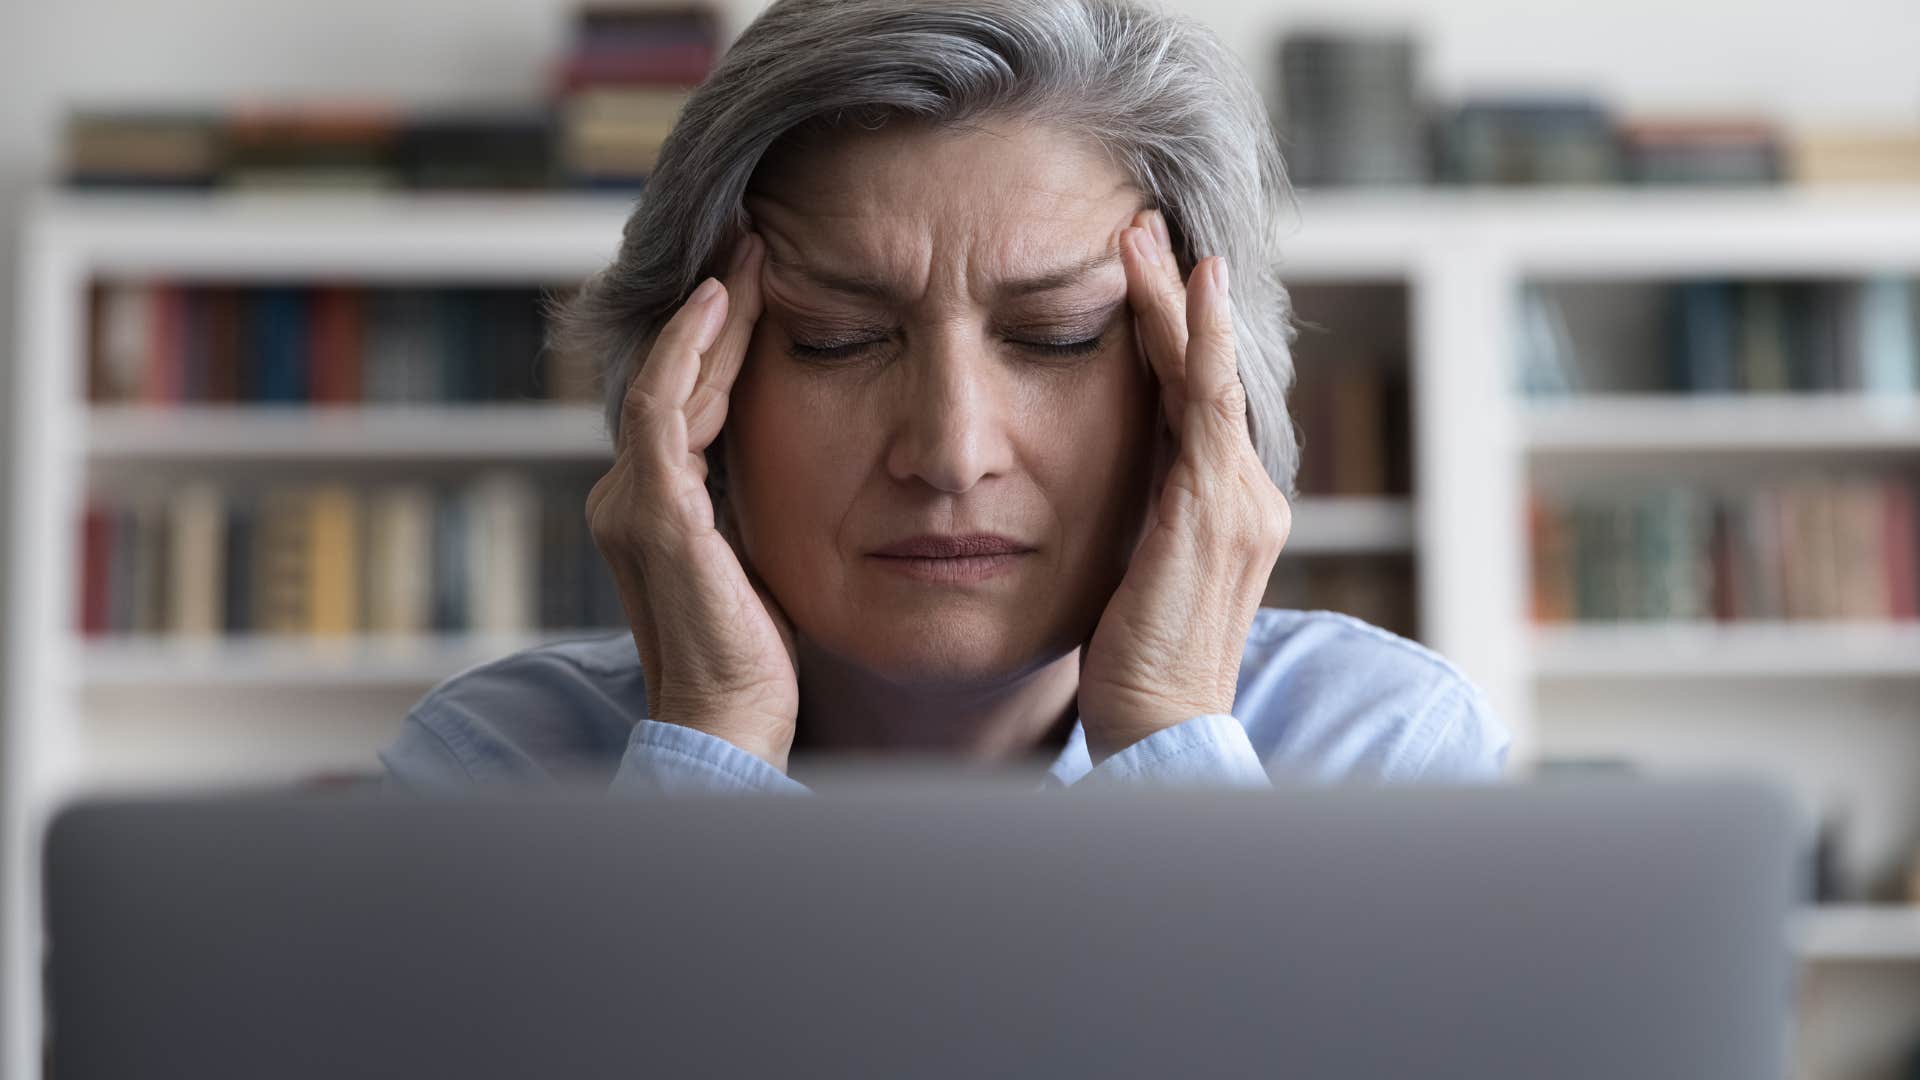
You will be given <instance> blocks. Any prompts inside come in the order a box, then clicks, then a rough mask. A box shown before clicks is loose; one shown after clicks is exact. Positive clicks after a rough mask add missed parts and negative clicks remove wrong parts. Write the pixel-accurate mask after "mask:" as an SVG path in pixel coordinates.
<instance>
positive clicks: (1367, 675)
mask: <svg viewBox="0 0 1920 1080" xmlns="http://www.w3.org/2000/svg"><path fill="white" fill-rule="evenodd" d="M646 716H647V694H646V686H645V683H643V682H642V681H641V674H640V658H639V652H638V650H637V649H636V648H635V647H634V644H633V639H632V637H631V636H629V635H627V634H625V633H617V634H609V635H607V636H605V637H596V638H587V639H582V640H577V641H567V642H560V643H556V644H550V645H543V646H541V647H539V648H535V649H529V650H527V651H525V652H521V653H516V654H514V655H512V656H508V657H506V658H504V659H501V660H496V661H493V662H492V663H488V664H483V665H481V666H479V667H476V668H474V669H472V670H470V671H467V672H465V673H463V674H460V675H456V676H454V677H453V678H451V679H448V680H447V681H446V682H444V683H441V684H440V685H439V686H438V687H436V688H435V689H434V690H433V691H432V692H430V693H429V694H427V696H426V697H424V698H422V699H421V700H420V702H419V703H418V704H416V705H415V706H414V707H413V709H412V710H411V711H410V712H409V713H408V714H407V717H406V720H405V721H404V723H403V725H402V727H401V730H400V735H399V737H398V738H397V739H396V740H395V741H394V743H393V745H392V746H391V747H389V748H388V749H387V750H385V751H384V752H383V753H382V754H381V755H380V757H381V760H382V761H383V762H385V764H386V767H387V771H388V775H389V776H390V777H391V778H392V779H394V780H395V781H398V782H400V783H402V784H407V785H412V786H418V787H446V786H453V785H461V784H467V783H473V782H477V781H478V782H485V781H517V782H529V781H532V782H539V781H544V780H548V779H553V778H558V777H564V778H567V779H574V780H578V779H587V780H591V781H592V782H595V783H605V784H609V785H611V788H612V789H613V790H616V791H669V792H673V791H716V790H718V791H738V792H793V793H798V792H805V791H807V790H808V789H807V788H806V786H805V785H803V784H801V783H800V782H798V781H796V780H794V779H792V778H790V777H788V776H787V775H786V774H785V773H782V772H781V771H780V770H778V769H776V768H774V767H773V766H772V765H770V764H768V763H767V762H766V761H764V760H762V759H760V758H758V757H756V756H754V755H753V754H751V753H748V752H747V751H745V750H742V749H740V748H739V747H737V746H734V745H733V744H732V743H729V742H727V741H725V740H724V739H720V738H718V737H716V736H713V735H708V734H706V733H704V732H700V731H695V730H693V729H692V728H688V727H683V726H680V725H678V724H672V723H664V722H661V721H657V720H651V719H647V718H646ZM1508 744H1509V736H1508V734H1507V731H1506V729H1505V728H1504V727H1502V726H1501V724H1500V723H1499V721H1497V720H1496V719H1495V718H1494V717H1493V715H1492V713H1491V712H1490V710H1489V709H1488V707H1487V703H1486V701H1485V699H1484V698H1483V697H1482V696H1481V694H1480V691H1479V690H1478V689H1477V688H1476V687H1474V686H1473V684H1472V683H1470V682H1468V681H1467V679H1466V678H1465V677H1464V676H1463V675H1461V674H1460V672H1459V671H1458V670H1456V669H1455V668H1454V667H1453V666H1452V665H1451V664H1449V663H1447V662H1446V661H1445V660H1443V659H1441V658H1440V657H1439V656H1437V655H1436V654H1434V653H1433V652H1431V651H1429V650H1427V649H1425V648H1423V647H1421V646H1420V645H1417V644H1415V643H1413V642H1411V641H1408V640H1406V639H1405V638H1401V637H1397V636H1395V635H1393V634H1390V633H1388V632H1386V631H1385V630H1381V629H1380V628H1378V627H1375V626H1371V625H1368V624H1367V623H1364V622H1361V621H1359V620H1358V619H1353V618H1349V617H1347V616H1345V615H1336V614H1333V613H1331V612H1325V611H1283V610H1278V609H1273V608H1262V609H1260V611H1259V613H1258V614H1257V615H1256V616H1255V617H1254V621H1253V627H1252V629H1251V631H1250V632H1249V633H1248V635H1247V643H1246V648H1245V650H1244V651H1243V653H1242V655H1241V660H1240V681H1239V686H1238V688H1237V690H1236V693H1235V696H1234V703H1233V713H1232V715H1225V714H1220V715H1205V716H1196V717H1193V718H1192V719H1190V720H1187V721H1185V722H1183V723H1180V724H1176V725H1174V726H1173V727H1170V728H1167V729H1165V730H1162V731H1159V732H1156V733H1154V734H1153V735H1150V736H1148V737H1146V738H1144V739H1141V740H1140V741H1139V742H1136V743H1134V744H1133V745H1132V746H1129V747H1127V748H1126V749H1124V750H1122V751H1120V752H1119V753H1117V754H1113V755H1111V756H1109V757H1108V758H1107V759H1106V760H1105V761H1102V762H1101V763H1100V764H1099V765H1098V766H1095V765H1094V764H1093V762H1092V760H1091V758H1090V757H1089V756H1088V754H1087V739H1086V732H1085V730H1084V729H1083V728H1082V727H1081V725H1080V724H1079V723H1077V722H1076V723H1075V724H1074V728H1073V732H1072V734H1071V735H1070V736H1069V738H1068V740H1067V743H1066V746H1065V747H1064V748H1063V749H1062V750H1061V751H1060V753H1059V755H1058V757H1056V758H1055V760H1054V761H1053V764H1052V765H1051V767H1050V768H1049V769H1048V770H1047V776H1046V779H1045V784H1046V785H1047V786H1060V787H1068V786H1072V785H1076V784H1103V783H1216V784H1229V785H1265V784H1269V783H1272V782H1275V781H1286V780H1302V781H1336V780H1370V781H1411V780H1419V781H1480V780H1490V779H1493V778H1495V777H1497V776H1498V775H1499V773H1500V771H1501V769H1502V767H1503V766H1504V765H1505V763H1506V757H1507V748H1508Z"/></svg>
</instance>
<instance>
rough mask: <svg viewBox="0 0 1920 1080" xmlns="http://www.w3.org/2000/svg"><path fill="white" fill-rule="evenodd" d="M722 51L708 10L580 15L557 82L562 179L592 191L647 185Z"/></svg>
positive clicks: (608, 10)
mask: <svg viewBox="0 0 1920 1080" xmlns="http://www.w3.org/2000/svg"><path fill="white" fill-rule="evenodd" d="M720 48H721V46H720V26H719V17H718V15H717V14H716V13H715V11H714V10H713V9H712V8H709V7H705V6H687V7H677V8H631V7H589V8H587V9H586V10H584V11H583V12H582V13H581V14H580V16H579V19H578V21H577V22H576V24H575V33H574V42H573V48H572V50H571V51H570V52H569V53H568V55H567V56H566V58H565V60H564V61H563V62H562V64H561V67H560V71H559V75H558V80H557V81H558V86H557V88H556V93H557V96H558V98H559V103H560V104H559V114H560V168H561V171H562V172H563V174H564V175H565V176H566V177H567V178H568V179H569V180H570V181H571V182H572V183H575V184H578V185H584V186H589V187H626V186H631V185H637V184H640V183H642V182H644V181H645V180H646V177H647V174H648V173H651V172H652V171H653V166H654V162H655V161H656V160H657V159H658V158H659V156H660V146H661V144H662V143H664V142H665V141H666V138H667V134H668V133H669V132H670V131H672V130H673V125H674V122H675V121H676V120H677V119H678V118H679V116H680V108H681V106H682V105H683V104H685V102H686V98H687V95H688V94H689V93H690V92H691V91H692V89H693V87H695V86H697V85H699V84H700V82H701V81H702V80H704V79H705V78H706V77H707V73H708V72H710V71H711V70H712V69H713V65H714V62H715V60H716V59H717V58H718V57H719V55H720Z"/></svg>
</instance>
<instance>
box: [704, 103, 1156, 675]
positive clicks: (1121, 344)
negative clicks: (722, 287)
mask: <svg viewBox="0 0 1920 1080" xmlns="http://www.w3.org/2000/svg"><path fill="white" fill-rule="evenodd" d="M1142 205H1143V203H1142V198H1141V195H1140V193H1139V192H1138V191H1137V190H1135V189H1134V188H1133V187H1132V186H1131V185H1130V184H1129V183H1128V182H1127V181H1126V179H1125V177H1124V176H1123V175H1122V174H1121V173H1120V172H1119V171H1118V170H1116V169H1115V168H1114V167H1113V166H1112V165H1111V164H1109V163H1108V162H1107V161H1106V160H1104V159H1103V158H1102V157H1100V156H1098V155H1097V154H1095V153H1092V152H1090V151H1089V150H1088V149H1087V148H1085V147H1083V146H1081V144H1080V143H1079V142H1078V140H1076V139H1074V138H1072V137H1070V136H1068V135H1067V134H1066V133H1064V132H1061V131H1058V130H1054V129H1051V128H1047V127H1044V126H1036V125H1029V126H1013V125H1006V126H984V127H979V128H971V129H966V130H945V131H940V130H928V129H924V128H915V127H907V126H901V127H891V128H886V129H883V130H880V131H875V132H864V131H863V132H857V133H854V134H850V135H845V136H837V137H835V138H834V139H832V140H831V141H828V142H824V143H821V144H817V145H810V146H804V147H798V148H794V149H790V150H788V151H786V152H785V153H783V154H781V155H780V156H779V157H778V158H769V159H768V161H767V162H766V163H764V164H763V166H762V168H761V170H760V173H759V174H758V175H757V176H756V179H755V182H754V185H753V190H752V192H751V193H750V194H749V197H748V200H747V208H748V210H749V212H750V213H751V214H752V215H753V219H754V228H755V229H756V230H758V232H759V233H760V234H761V235H762V236H763V237H764V238H765V239H766V242H767V251H768V257H767V260H766V264H765V266H766V269H765V276H764V290H763V291H764V295H765V299H766V307H765V312H764V314H763V316H762V318H761V320H760V323H759V325H758V327H757V328H756V330H755V333H754V337H753V343H752V345H751V347H750V349H749V352H748V355H747V360H746V364H745V366H744V368H743V369H742V371H741V374H740V377H739V380H738V382H737V383H736V385H735V389H734V393H733V398H732V405H731V409H730V411H729V413H728V418H727V423H726V428H725V432H724V434H723V436H722V438H723V440H724V452H725V454H726V461H727V469H728V477H729V484H730V489H729V497H730V500H731V505H732V509H733V513H734V516H735V521H736V522H737V524H738V527H739V530H740V539H741V542H742V546H743V549H744V551H743V554H744V556H745V558H746V559H747V561H748V562H749V563H750V564H751V565H752V566H753V568H754V569H755V570H756V571H758V573H759V574H760V576H761V577H762V579H763V580H764V581H765V582H766V584H767V586H768V588H769V589H770V590H771V591H772V593H773V596H774V598H775V599H776V600H777V601H778V602H779V604H780V606H781V607H782V608H783V609H785V611H786V613H787V615H788V617H789V618H790V619H791V620H792V622H793V625H794V628H795V630H796V631H797V632H798V633H799V635H800V636H801V637H802V638H803V639H804V640H805V641H806V642H807V643H808V644H809V645H810V646H811V647H813V648H817V649H820V650H824V651H825V652H827V653H828V654H830V655H831V656H833V657H834V658H836V659H837V660H839V661H840V662H842V663H846V664H851V665H853V666H855V667H857V668H859V669H863V670H866V671H869V672H871V673H873V674H874V675H877V676H879V677H881V678H884V679H887V680H888V681H891V682H894V683H897V684H900V685H905V686H916V685H918V686H929V687H934V686H947V687H956V688H958V687H965V686H977V685H985V684H989V683H993V682H1000V681H1004V680H1007V679H1009V678H1013V677H1018V676H1021V675H1024V674H1026V673H1028V672H1030V671H1033V670H1035V669H1036V668H1038V667H1040V666H1043V665H1045V664H1047V663H1051V662H1052V661H1054V660H1057V659H1058V658H1059V657H1061V656H1063V655H1066V654H1067V653H1069V652H1071V651H1072V650H1073V649H1074V648H1076V647H1078V646H1079V645H1081V644H1082V643H1083V642H1084V641H1085V640H1086V639H1087V638H1088V637H1089V636H1091V634H1092V632H1093V628H1094V625H1095V623H1096V622H1097V621H1098V619H1099V617H1100V613H1101V611H1102V610H1103V609H1104V608H1105V605H1106V602H1107V599H1108V598H1109V597H1110V596H1111V595H1112V592H1113V590H1114V588H1115V586H1116V585H1118V583H1119V581H1120V576H1121V574H1122V572H1123V571H1124V570H1125V567H1126V563H1127V559H1128V557H1129V556H1130V554H1131V552H1132V550H1133V546H1134V544H1135V542H1136V540H1137V539H1138V537H1139V535H1140V530H1141V527H1142V524H1143V514H1144V509H1145V506H1146V499H1147V497H1148V494H1149V492H1148V484H1149V482H1150V481H1149V476H1150V471H1151V468H1152V454H1153V434H1154V430H1155V428H1154V425H1155V423H1156V417H1157V409H1158V397H1157V392H1156V388H1155V386H1154V385H1153V383H1152V374H1151V372H1150V371H1149V370H1148V369H1147V367H1146V366H1145V364H1144V362H1143V360H1142V359H1141V357H1140V354H1139V350H1138V348H1137V347H1136V345H1135V342H1134V331H1133V321H1132V316H1131V313H1130V311H1129V309H1128V307H1127V305H1126V278H1125V274H1124V271H1123V270H1122V267H1121V263H1120V260H1119V246H1118V245H1119V234H1120V230H1121V229H1123V228H1125V227H1127V226H1128V225H1129V224H1131V223H1132V219H1133V215H1134V214H1135V213H1136V212H1137V211H1138V210H1139V209H1140V208H1141V206H1142ZM978 534H992V535H996V536H999V537H1003V538H1007V539H1010V540H1012V541H1014V543H1015V544H1016V545H1017V546H1018V548H1020V549H1021V550H1020V552H1019V553H1018V554H1014V555H1011V556H1006V557H1001V558H998V559H996V560H993V561H992V562H991V563H989V562H987V561H983V560H980V559H962V560H955V559H947V560H942V561H934V560H931V559H924V558H922V559H914V558H900V557H888V555H887V554H885V552H886V550H887V549H888V548H889V547H890V546H893V545H898V544H900V543H901V542H903V541H908V540H912V539H914V538H917V537H927V536H933V537H953V536H962V535H978Z"/></svg>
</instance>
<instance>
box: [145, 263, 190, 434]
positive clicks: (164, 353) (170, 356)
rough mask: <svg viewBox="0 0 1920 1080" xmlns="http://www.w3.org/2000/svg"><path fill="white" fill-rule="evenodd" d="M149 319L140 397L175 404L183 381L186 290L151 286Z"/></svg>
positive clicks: (151, 401) (156, 403)
mask: <svg viewBox="0 0 1920 1080" xmlns="http://www.w3.org/2000/svg"><path fill="white" fill-rule="evenodd" d="M151 296H152V303H153V321H152V322H151V323H150V324H148V327H147V334H148V338H147V370H146V371H145V372H143V373H142V376H141V379H140V400H141V401H143V402H146V403H148V404H152V405H172V404H177V403H178V402H179V401H180V400H181V398H182V397H183V396H184V395H183V393H182V392H181V391H182V384H183V383H184V382H185V380H186V351H187V349H186V346H187V319H186V304H187V297H186V292H185V290H183V289H182V288H181V287H180V286H178V285H155V286H154V287H153V291H152V293H151Z"/></svg>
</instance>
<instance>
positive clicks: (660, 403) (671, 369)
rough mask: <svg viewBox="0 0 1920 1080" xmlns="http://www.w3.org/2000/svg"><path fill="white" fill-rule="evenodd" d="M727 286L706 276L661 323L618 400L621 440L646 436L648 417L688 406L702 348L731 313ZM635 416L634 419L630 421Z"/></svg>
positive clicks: (709, 343)
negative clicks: (685, 299)
mask: <svg viewBox="0 0 1920 1080" xmlns="http://www.w3.org/2000/svg"><path fill="white" fill-rule="evenodd" d="M727 307H728V305H727V291H726V289H725V288H724V287H723V286H722V285H721V284H720V281H719V279H717V278H708V279H707V280H705V281H703V282H701V283H700V285H699V287H698V288H696V289H694V291H693V294H692V295H691V296H689V297H687V302H686V303H685V304H683V305H681V307H680V310H679V311H676V312H674V314H673V317H672V318H671V319H668V320H667V324H666V325H665V326H663V327H661V328H660V333H659V334H658V335H657V336H656V337H655V338H654V341H653V346H652V348H651V349H649V350H648V351H647V356H646V359H645V360H643V361H642V362H641V364H640V369H639V370H638V371H636V372H634V375H633V380H632V381H631V382H629V383H628V384H627V392H626V396H625V397H624V398H623V399H622V401H621V405H620V431H621V439H620V442H621V446H620V449H621V450H622V451H625V450H626V449H627V447H628V446H629V445H630V444H631V442H632V441H633V440H634V439H636V438H644V437H645V434H646V432H647V430H648V428H649V427H651V426H654V425H653V424H652V423H650V421H653V420H657V419H658V418H659V417H661V416H663V415H665V414H666V413H670V412H679V411H681V410H682V409H684V408H685V407H686V404H687V400H688V398H689V397H691V396H692V394H693V388H694V385H695V384H696V383H697V382H698V379H699V374H700V354H701V353H702V352H703V351H705V350H706V349H707V348H709V347H710V346H712V344H713V342H714V339H715V338H716V337H717V336H718V335H719V333H720V331H721V329H722V326H723V324H724V321H725V319H726V315H727ZM629 421H632V423H629Z"/></svg>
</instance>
